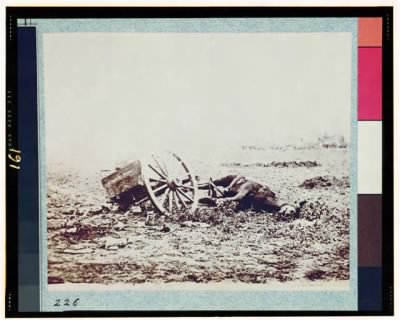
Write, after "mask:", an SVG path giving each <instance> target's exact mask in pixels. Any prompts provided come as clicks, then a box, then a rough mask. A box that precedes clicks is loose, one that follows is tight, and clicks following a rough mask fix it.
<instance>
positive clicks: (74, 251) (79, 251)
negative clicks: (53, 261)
mask: <svg viewBox="0 0 400 320" xmlns="http://www.w3.org/2000/svg"><path fill="white" fill-rule="evenodd" d="M93 251H94V250H93V249H89V248H82V249H64V250H63V251H61V252H60V253H66V254H86V253H92V252H93Z"/></svg>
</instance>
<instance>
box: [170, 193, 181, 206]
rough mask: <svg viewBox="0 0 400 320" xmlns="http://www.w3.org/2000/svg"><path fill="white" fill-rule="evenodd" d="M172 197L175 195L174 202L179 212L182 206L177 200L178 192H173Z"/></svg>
mask: <svg viewBox="0 0 400 320" xmlns="http://www.w3.org/2000/svg"><path fill="white" fill-rule="evenodd" d="M172 195H173V197H174V202H175V205H176V208H177V209H178V210H179V209H180V208H181V206H180V205H179V202H178V200H177V194H176V192H175V191H172Z"/></svg>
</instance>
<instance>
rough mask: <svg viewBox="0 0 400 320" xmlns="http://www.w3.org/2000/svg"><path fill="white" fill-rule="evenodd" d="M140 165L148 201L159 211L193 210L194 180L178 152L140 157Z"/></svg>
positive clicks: (166, 212) (195, 200) (194, 206)
mask: <svg viewBox="0 0 400 320" xmlns="http://www.w3.org/2000/svg"><path fill="white" fill-rule="evenodd" d="M141 167H142V176H143V181H144V184H145V186H146V188H147V192H148V193H149V197H150V200H151V202H152V203H153V205H154V206H155V208H157V209H158V210H159V211H160V212H161V213H162V214H165V215H170V214H173V213H176V212H179V211H186V210H187V211H189V212H193V211H194V210H195V209H196V207H197V204H198V189H197V181H196V179H195V176H194V175H193V173H192V171H191V170H190V169H189V167H188V166H187V164H186V163H185V162H184V161H183V160H182V159H181V158H180V157H179V156H178V155H176V154H175V153H173V152H169V151H166V152H163V153H161V154H157V155H156V154H151V155H149V156H146V157H144V158H143V159H142V160H141Z"/></svg>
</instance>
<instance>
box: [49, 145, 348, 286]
mask: <svg viewBox="0 0 400 320" xmlns="http://www.w3.org/2000/svg"><path fill="white" fill-rule="evenodd" d="M237 154H240V155H241V156H236V157H228V158H229V159H231V161H225V160H226V159H221V161H219V162H218V163H208V162H204V161H192V162H190V164H191V166H192V169H193V170H194V171H195V172H196V174H198V175H199V176H200V177H201V178H202V179H204V180H207V179H208V178H209V177H210V176H212V177H214V178H218V177H219V176H221V175H223V174H227V173H236V174H242V175H245V176H248V177H255V178H256V179H257V180H258V181H261V182H263V183H265V184H267V185H268V186H269V187H270V188H271V189H272V190H273V191H274V192H276V193H277V194H278V195H279V197H280V198H282V199H283V200H285V201H286V202H291V203H299V202H300V201H303V200H306V201H307V202H306V204H305V205H304V207H303V208H302V209H301V210H300V212H299V213H298V214H297V215H295V216H281V215H278V214H272V213H265V212H254V211H251V210H247V211H240V210H238V209H237V207H236V205H235V204H234V203H231V204H229V203H228V204H226V205H224V206H219V207H216V208H206V207H200V208H199V209H198V210H197V211H196V212H195V213H194V214H186V213H181V214H177V215H175V216H173V217H171V218H167V219H163V218H157V219H156V220H155V222H154V223H153V225H147V224H146V223H145V221H146V212H142V211H140V210H137V209H138V208H132V209H131V210H129V211H127V212H120V211H118V208H117V207H116V206H113V205H112V204H110V203H109V202H108V198H107V195H106V192H105V190H104V188H103V186H102V185H101V178H103V177H104V176H107V175H108V174H110V173H111V171H102V170H93V171H90V170H86V171H85V172H81V171H79V170H73V169H71V168H68V166H67V165H55V164H54V165H49V166H48V194H47V200H48V214H47V223H48V282H49V284H58V283H99V284H115V283H131V284H138V283H144V282H150V283H167V282H197V283H205V282H209V283H210V282H222V281H225V282H226V281H231V282H246V283H268V282H270V281H280V282H290V281H297V280H309V281H313V282H317V281H319V282H321V283H323V282H326V281H328V280H347V279H349V219H350V210H349V196H350V182H349V160H348V159H349V150H348V149H347V148H328V149H324V148H309V149H304V150H303V149H295V148H291V149H290V148H289V149H288V148H283V149H274V150H272V149H271V150H269V149H266V150H265V149H263V150H257V149H256V150H245V151H243V150H242V153H237ZM232 160H234V161H232Z"/></svg>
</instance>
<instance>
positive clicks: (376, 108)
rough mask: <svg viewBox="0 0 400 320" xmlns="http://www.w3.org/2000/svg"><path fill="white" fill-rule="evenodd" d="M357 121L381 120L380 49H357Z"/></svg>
mask: <svg viewBox="0 0 400 320" xmlns="http://www.w3.org/2000/svg"><path fill="white" fill-rule="evenodd" d="M358 120H382V48H358Z"/></svg>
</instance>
